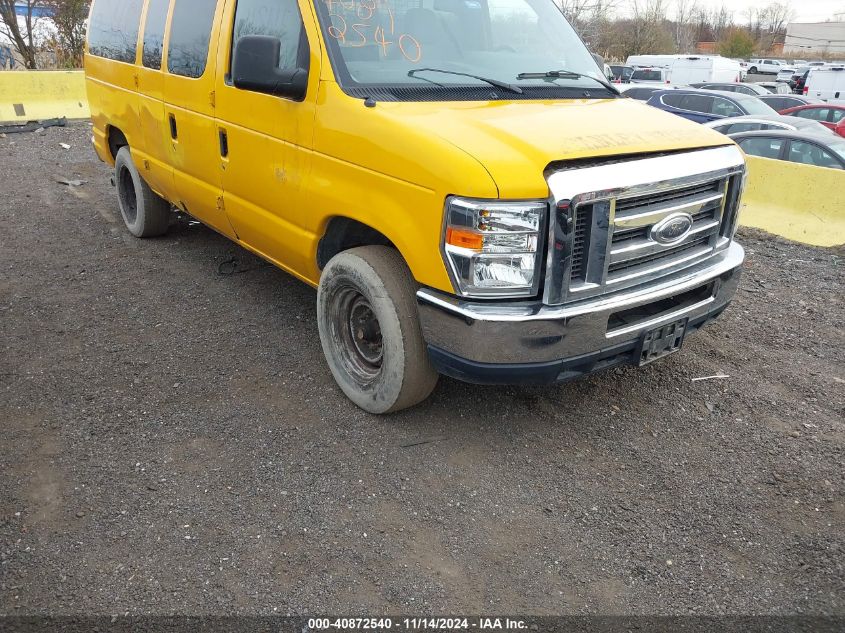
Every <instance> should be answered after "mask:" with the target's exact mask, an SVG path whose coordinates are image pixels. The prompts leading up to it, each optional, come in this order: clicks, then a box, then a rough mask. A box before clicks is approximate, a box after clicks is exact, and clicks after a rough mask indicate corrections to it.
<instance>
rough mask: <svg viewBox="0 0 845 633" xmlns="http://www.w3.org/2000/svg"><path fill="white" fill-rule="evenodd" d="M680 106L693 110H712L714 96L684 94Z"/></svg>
mask: <svg viewBox="0 0 845 633" xmlns="http://www.w3.org/2000/svg"><path fill="white" fill-rule="evenodd" d="M678 107H680V108H681V109H683V110H690V111H691V112H710V111H711V110H712V108H713V97H707V96H705V95H693V94H688V95H684V96H682V97H681V105H680V106H678Z"/></svg>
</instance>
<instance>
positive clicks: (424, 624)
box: [307, 617, 530, 631]
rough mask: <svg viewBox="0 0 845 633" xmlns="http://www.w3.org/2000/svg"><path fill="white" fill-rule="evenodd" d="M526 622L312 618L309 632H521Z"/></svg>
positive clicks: (456, 619)
mask: <svg viewBox="0 0 845 633" xmlns="http://www.w3.org/2000/svg"><path fill="white" fill-rule="evenodd" d="M528 629H530V626H529V624H528V623H527V622H525V620H519V619H511V618H496V617H489V618H485V617H479V618H433V617H432V618H423V617H419V618H401V619H396V620H394V619H392V618H311V619H309V620H308V629H307V630H309V631H324V630H341V631H469V630H477V631H522V630H528Z"/></svg>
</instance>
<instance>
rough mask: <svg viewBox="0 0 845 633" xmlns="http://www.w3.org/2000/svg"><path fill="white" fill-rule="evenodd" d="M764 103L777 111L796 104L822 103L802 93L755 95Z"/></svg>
mask: <svg viewBox="0 0 845 633" xmlns="http://www.w3.org/2000/svg"><path fill="white" fill-rule="evenodd" d="M757 98H758V99H760V101H762V102H763V103H765V104H766V105H767V106H769V107H771V108H772V109H774V110H777V111H778V112H780V111H782V110H786V109H787V108H794V107H797V106H802V105H811V104H814V103H824V102H823V101H821V100H819V99H811V98H809V97H805V96H803V95H789V94H786V95H771V94H770V95H760V96H759V97H757Z"/></svg>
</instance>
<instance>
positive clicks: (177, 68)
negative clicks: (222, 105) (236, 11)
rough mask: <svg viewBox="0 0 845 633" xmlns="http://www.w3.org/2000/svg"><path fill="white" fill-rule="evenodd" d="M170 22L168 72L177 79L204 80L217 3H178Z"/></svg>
mask: <svg viewBox="0 0 845 633" xmlns="http://www.w3.org/2000/svg"><path fill="white" fill-rule="evenodd" d="M175 2H176V4H175V5H174V7H173V18H172V19H171V21H170V44H169V46H168V49H167V70H169V71H170V72H171V73H173V74H174V75H183V76H185V77H194V78H196V77H202V74H203V73H204V72H205V65H206V62H207V61H208V43H209V40H210V39H211V26H212V24H213V22H214V11H215V10H216V8H217V3H216V2H214V0H175Z"/></svg>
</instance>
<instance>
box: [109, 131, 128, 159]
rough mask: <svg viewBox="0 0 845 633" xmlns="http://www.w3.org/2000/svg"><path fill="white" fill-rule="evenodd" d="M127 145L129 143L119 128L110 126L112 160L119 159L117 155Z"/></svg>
mask: <svg viewBox="0 0 845 633" xmlns="http://www.w3.org/2000/svg"><path fill="white" fill-rule="evenodd" d="M126 145H129V141H127V140H126V135H125V134H124V133H123V132H121V131H120V130H119V129H118V128H116V127H112V126H109V151H110V152H111V157H112V159H115V158H117V153H118V152H119V151H120V148H121V147H125V146H126Z"/></svg>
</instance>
